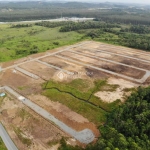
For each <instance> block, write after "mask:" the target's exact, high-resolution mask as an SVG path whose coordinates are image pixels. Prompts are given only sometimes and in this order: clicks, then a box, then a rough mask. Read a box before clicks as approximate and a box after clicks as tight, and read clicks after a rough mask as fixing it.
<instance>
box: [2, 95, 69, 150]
mask: <svg viewBox="0 0 150 150" xmlns="http://www.w3.org/2000/svg"><path fill="white" fill-rule="evenodd" d="M0 118H1V121H2V122H3V124H4V126H5V127H6V130H7V131H8V133H9V134H10V136H11V138H12V139H13V141H14V142H15V144H16V145H17V147H18V149H22V150H29V149H30V150H39V149H40V150H47V149H49V148H50V146H49V144H51V143H52V145H53V143H55V144H57V143H59V141H60V139H61V138H62V136H64V137H68V135H66V134H65V133H63V132H62V131H61V130H59V129H58V128H57V127H55V126H54V125H52V124H51V123H49V122H48V121H46V120H45V119H43V118H42V117H40V116H39V115H37V114H36V113H34V112H33V111H32V110H30V109H29V108H27V107H26V106H24V105H23V104H22V103H20V102H18V101H17V100H15V99H12V98H11V99H10V98H7V97H6V98H5V100H4V102H3V104H2V105H1V114H0Z"/></svg>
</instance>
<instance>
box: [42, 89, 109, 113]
mask: <svg viewBox="0 0 150 150" xmlns="http://www.w3.org/2000/svg"><path fill="white" fill-rule="evenodd" d="M51 89H55V90H57V91H59V92H62V93H67V94H69V95H71V96H73V97H75V98H76V99H78V100H81V101H84V102H86V103H88V104H90V105H93V106H95V107H97V108H100V109H102V110H104V111H106V112H110V111H108V110H106V109H104V108H103V107H101V106H97V105H96V104H93V103H92V102H89V100H90V99H91V97H92V95H93V93H91V95H90V96H89V98H88V99H87V100H86V99H83V98H80V97H77V96H76V95H74V94H72V93H70V92H67V91H61V90H60V89H58V88H56V87H52V88H45V90H51Z"/></svg>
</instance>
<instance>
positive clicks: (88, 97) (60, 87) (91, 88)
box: [43, 79, 120, 125]
mask: <svg viewBox="0 0 150 150" xmlns="http://www.w3.org/2000/svg"><path fill="white" fill-rule="evenodd" d="M45 84H46V83H45ZM45 84H44V85H43V88H45ZM105 87H107V88H106V89H107V91H108V90H110V91H112V90H115V88H116V87H117V86H116V85H109V84H107V82H106V81H105V80H98V81H95V82H94V81H93V82H92V81H89V80H82V79H76V80H73V81H71V82H70V83H62V82H55V81H49V82H48V84H47V86H46V88H45V89H44V91H43V95H45V96H47V97H48V98H50V100H52V101H58V102H60V103H62V104H64V105H66V106H68V107H69V108H71V109H72V110H73V111H75V112H77V113H79V114H81V115H83V116H84V117H86V118H88V119H89V120H90V121H92V122H94V123H96V124H97V125H99V124H101V123H102V122H105V119H106V114H107V113H108V112H109V111H111V110H113V109H114V108H116V107H117V106H118V104H119V102H120V101H119V100H118V101H115V102H113V103H105V102H103V101H102V100H101V99H100V98H98V97H96V96H94V93H96V92H97V91H101V90H102V91H103V90H104V89H105ZM108 87H109V88H108ZM89 102H90V103H91V104H89ZM94 105H96V106H94Z"/></svg>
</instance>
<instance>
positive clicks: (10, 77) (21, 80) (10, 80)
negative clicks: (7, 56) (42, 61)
mask: <svg viewBox="0 0 150 150" xmlns="http://www.w3.org/2000/svg"><path fill="white" fill-rule="evenodd" d="M13 71H14V70H13V69H10V70H7V71H5V72H2V73H1V74H0V85H1V86H4V85H8V86H12V87H16V88H17V87H18V86H26V85H28V84H31V83H37V84H40V83H42V82H43V81H42V80H41V79H39V80H34V79H31V78H30V77H28V76H26V75H24V74H22V73H20V72H19V71H17V72H13Z"/></svg>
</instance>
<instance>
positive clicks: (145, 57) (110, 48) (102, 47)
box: [97, 46, 150, 61]
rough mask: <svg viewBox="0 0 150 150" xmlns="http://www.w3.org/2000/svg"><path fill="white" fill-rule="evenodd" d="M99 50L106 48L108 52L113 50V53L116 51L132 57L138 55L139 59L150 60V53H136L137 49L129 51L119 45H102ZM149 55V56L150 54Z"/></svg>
mask: <svg viewBox="0 0 150 150" xmlns="http://www.w3.org/2000/svg"><path fill="white" fill-rule="evenodd" d="M97 50H105V51H108V52H112V53H116V54H123V55H126V56H130V57H136V58H139V59H144V60H149V61H150V54H149V53H147V55H145V53H142V52H141V53H136V51H132V50H131V51H127V50H126V49H125V48H124V49H120V48H119V47H117V46H116V47H115V48H112V47H111V46H106V47H105V46H100V47H99V48H97ZM148 55H149V56H148Z"/></svg>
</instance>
